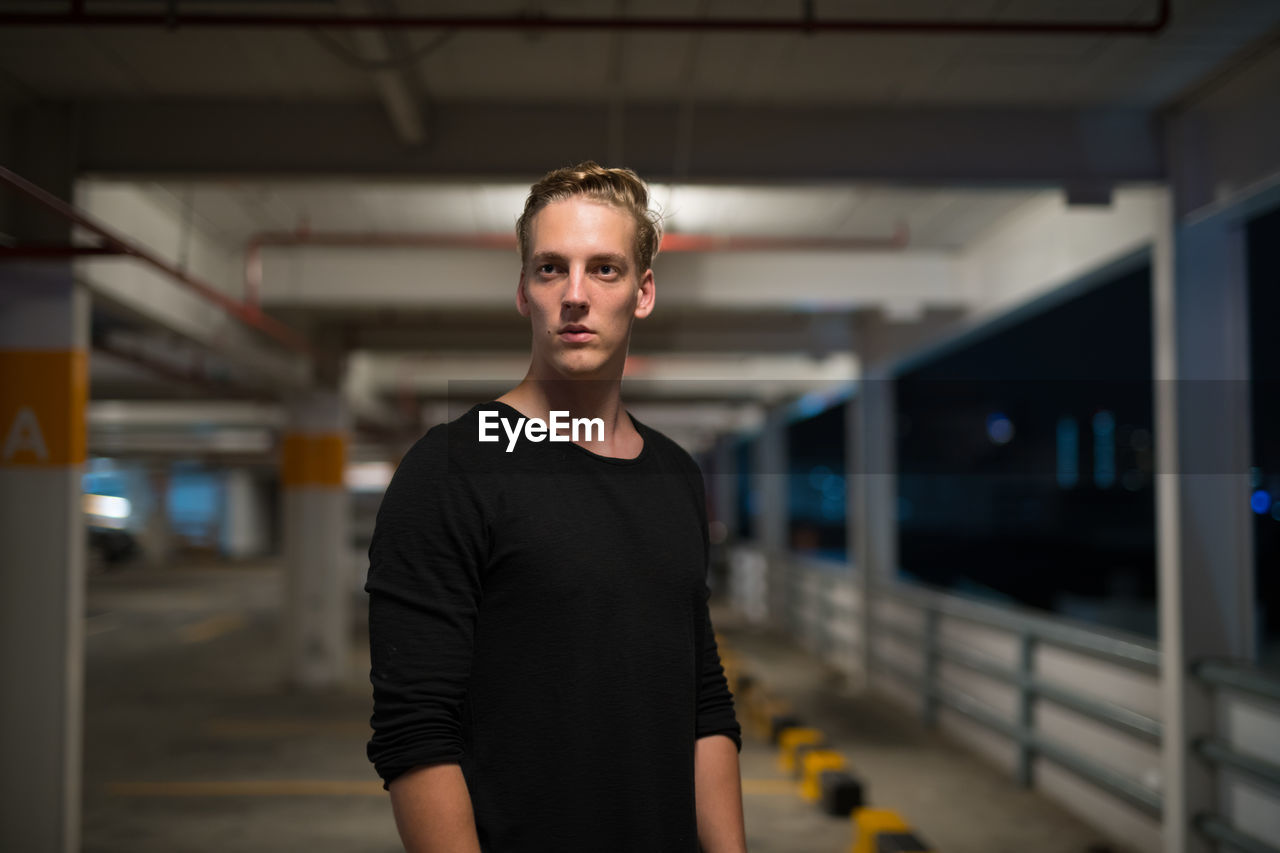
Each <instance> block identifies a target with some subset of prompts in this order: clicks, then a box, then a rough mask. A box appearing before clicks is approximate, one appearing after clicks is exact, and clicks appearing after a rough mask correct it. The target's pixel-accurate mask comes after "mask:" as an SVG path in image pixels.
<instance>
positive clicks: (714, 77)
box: [0, 0, 1276, 133]
mask: <svg viewBox="0 0 1280 853" xmlns="http://www.w3.org/2000/svg"><path fill="white" fill-rule="evenodd" d="M5 5H6V6H8V7H12V8H13V9H14V10H21V9H24V8H26V9H31V10H38V11H44V12H48V11H50V6H53V5H57V4H50V3H48V2H44V3H22V2H20V0H19V2H10V3H7V4H5ZM90 5H91V6H92V7H94V9H95V11H101V12H108V11H121V10H130V11H137V10H139V9H146V10H147V11H152V12H156V13H157V14H158V7H160V6H161V5H162V4H160V3H158V2H157V3H151V4H140V3H132V4H130V3H112V2H109V0H108V2H101V0H97V2H94V3H92V4H90ZM181 6H182V7H183V8H184V11H193V10H205V11H209V10H212V11H215V12H244V13H248V12H247V11H246V10H248V11H251V12H252V13H260V14H266V13H269V12H270V11H272V10H273V9H274V10H277V11H282V12H285V13H290V14H303V13H307V12H322V13H339V14H341V13H343V12H346V13H349V14H350V13H357V12H358V11H360V10H362V9H365V8H372V9H374V10H379V9H383V8H393V9H394V10H395V11H396V12H398V13H399V14H403V15H413V14H419V15H427V14H430V15H448V14H455V15H473V16H485V15H506V16H510V15H519V14H541V15H546V16H548V17H552V18H554V17H571V16H600V17H612V16H623V17H625V16H628V15H631V16H637V15H645V16H653V17H664V16H665V17H678V16H688V17H691V18H716V17H740V18H746V17H776V18H778V19H788V20H790V19H794V18H797V17H798V16H799V15H800V14H801V13H800V8H801V4H799V3H778V2H772V0H706V2H701V3H689V2H685V0H650V2H646V3H644V4H639V3H626V2H625V0H617V1H616V2H615V0H603V2H596V1H593V0H539V2H513V0H465V2H464V0H450V1H448V2H446V1H445V0H398V2H396V3H395V4H394V7H391V6H390V4H385V3H384V4H372V5H371V4H364V5H363V6H362V5H361V4H358V3H350V2H344V3H335V2H294V3H289V4H279V3H267V2H261V3H253V4H252V6H251V7H250V5H249V4H245V3H232V2H226V1H225V0H224V2H220V3H211V2H204V3H183V4H181ZM151 7H157V8H151ZM1275 7H1276V4H1275V3H1273V2H1270V1H1269V0H1176V2H1174V3H1173V8H1172V18H1171V21H1170V23H1169V25H1168V27H1167V28H1166V29H1165V31H1164V32H1163V33H1162V34H1161V35H1160V37H1159V38H1150V37H1142V36H1128V37H1117V36H1111V35H1037V36H1028V35H1000V34H995V35H993V34H986V35H975V34H963V33H962V34H949V33H930V34H918V33H917V34H901V33H871V34H868V33H863V34H854V33H830V32H825V33H814V34H805V33H801V32H795V31H778V32H747V33H743V32H701V33H690V32H666V31H662V32H652V31H632V32H618V31H601V30H585V31H560V30H537V31H526V32H518V31H512V30H494V31H489V30H471V29H468V30H443V31H441V30H421V31H412V32H404V33H396V34H394V36H395V38H394V40H393V41H391V42H388V43H387V44H386V45H381V46H378V47H374V46H371V45H370V44H369V43H368V42H367V41H365V40H362V39H361V37H359V36H358V35H357V36H355V37H353V34H352V33H351V32H338V31H322V30H309V29H301V28H299V29H253V28H226V27H210V28H197V27H187V28H179V29H177V30H175V31H169V30H166V29H165V28H163V27H159V26H157V27H149V28H146V27H127V28H126V27H118V28H73V29H67V28H56V29H55V28H36V27H10V28H7V29H5V30H3V31H0V97H3V98H4V99H7V100H12V101H22V100H29V99H39V100H58V99H68V98H75V99H118V98H153V99H156V98H159V99H164V98H201V99H257V100H277V101H291V102H292V101H298V100H304V101H341V100H347V101H358V100H366V99H373V98H376V97H378V84H377V81H376V76H375V74H374V73H372V72H371V69H370V62H371V61H381V62H382V69H381V70H392V71H395V72H397V73H401V74H403V75H404V78H405V81H406V82H407V84H408V85H410V86H411V87H412V88H414V89H415V90H417V91H419V92H420V93H421V94H422V95H423V96H424V97H425V98H426V99H428V100H430V99H441V100H503V101H508V100H520V101H554V100H564V99H566V98H571V99H573V100H582V99H585V100H593V101H600V102H606V101H613V100H615V99H619V98H622V99H628V100H635V101H660V102H670V101H677V102H679V101H685V100H689V99H694V98H697V99H706V100H710V101H719V102H730V103H749V104H787V105H795V104H840V105H850V104H858V105H866V104H875V105H892V106H918V105H925V104H927V105H938V104H943V105H977V104H983V105H1024V106H1030V105H1034V106H1040V107H1042V106H1045V105H1090V106H1100V105H1112V106H1117V105H1126V106H1135V105H1140V106H1156V105H1160V104H1162V103H1165V102H1167V101H1168V100H1170V99H1172V98H1174V97H1176V96H1177V95H1178V94H1179V93H1180V92H1181V91H1182V90H1183V89H1185V88H1186V87H1188V86H1190V85H1192V84H1193V83H1195V82H1196V81H1197V80H1199V79H1201V78H1202V77H1203V76H1204V75H1205V74H1207V73H1208V72H1209V71H1211V70H1212V69H1213V68H1214V67H1215V66H1216V65H1218V64H1219V63H1220V62H1222V61H1223V60H1224V59H1226V58H1227V56H1229V55H1230V53H1231V52H1232V51H1234V50H1235V49H1236V47H1237V46H1238V45H1239V44H1241V43H1242V42H1245V41H1248V40H1249V39H1250V38H1253V37H1254V36H1256V35H1257V34H1258V33H1259V32H1261V31H1262V30H1264V29H1265V28H1266V27H1268V26H1271V25H1273V24H1274V23H1275V21H1276V11H1275ZM814 9H815V16H816V17H817V18H819V19H839V18H850V17H854V18H859V19H871V20H875V19H886V18H891V19H907V20H934V21H939V20H940V21H957V22H959V21H965V20H989V21H996V22H1010V21H1040V22H1047V21H1059V22H1073V21H1074V22H1084V21H1091V22H1113V23H1133V22H1140V21H1149V20H1152V19H1153V18H1154V17H1155V15H1156V13H1157V10H1158V0H1070V2H1068V0H910V2H902V0H857V2H854V0H824V2H818V3H816V4H815V7H814ZM384 51H385V52H384ZM520 132H530V133H533V132H536V128H528V129H526V130H524V131H520Z"/></svg>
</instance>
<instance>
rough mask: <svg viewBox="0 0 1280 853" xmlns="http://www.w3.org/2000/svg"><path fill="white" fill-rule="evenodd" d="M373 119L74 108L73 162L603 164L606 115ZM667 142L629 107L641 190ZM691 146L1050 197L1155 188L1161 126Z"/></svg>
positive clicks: (709, 158)
mask: <svg viewBox="0 0 1280 853" xmlns="http://www.w3.org/2000/svg"><path fill="white" fill-rule="evenodd" d="M28 109H39V107H30V108H28ZM381 110H382V107H381V106H380V105H379V104H377V103H376V102H368V103H357V104H334V103H302V104H297V103H295V104H283V103H274V102H265V101H264V102H260V103H244V102H230V101H200V100H192V99H189V100H182V101H160V100H155V99H140V100H136V101H111V102H105V101H93V102H87V103H84V104H83V105H82V110H81V122H80V128H81V143H80V164H81V168H82V171H83V172H85V173H91V174H101V175H113V176H121V177H155V176H160V175H182V176H191V175H240V176H250V175H257V176H314V175H326V176H333V175H352V176H386V177H405V176H413V177H415V178H424V177H426V178H431V177H435V178H459V177H463V178H475V179H488V180H519V181H527V180H529V179H530V178H531V177H536V176H538V175H540V174H542V173H543V172H545V171H546V170H547V169H549V168H552V167H554V166H557V165H561V164H565V163H570V162H575V161H578V160H583V159H588V158H594V159H598V158H601V157H604V156H605V152H607V151H608V142H609V140H608V132H609V128H608V122H606V121H603V120H602V119H601V117H602V115H604V114H605V112H606V111H607V105H606V104H603V103H596V102H582V103H575V104H554V103H532V102H528V101H525V102H518V103H492V102H441V103H440V104H438V105H437V107H436V108H435V110H434V112H433V121H432V138H431V141H430V144H429V145H426V146H423V147H420V148H406V147H405V146H404V144H403V142H402V141H401V140H400V138H398V137H397V136H396V134H395V133H394V132H393V131H392V130H391V129H390V128H389V127H388V126H387V122H386V121H385V120H384V118H383V116H382V115H380V111H381ZM527 128H537V132H525V130H524V129H527ZM678 131H679V115H678V107H677V106H674V105H661V104H645V103H628V105H627V110H626V114H625V116H624V128H623V133H624V134H625V138H626V140H627V159H628V165H630V166H632V167H633V168H635V169H636V170H637V171H639V172H640V173H641V174H642V175H644V176H645V177H646V178H647V179H649V180H651V181H662V180H667V179H670V177H671V175H672V172H673V169H674V168H675V164H676V162H677V151H676V145H677V140H678V139H679V132H678ZM513 139H518V144H513V141H512V140H513ZM691 142H692V144H691V145H690V147H689V151H688V159H687V161H686V162H687V169H683V171H684V172H685V177H686V178H687V179H688V180H692V181H707V182H753V183H759V182H764V183H770V182H800V183H807V182H815V183H816V182H830V181H833V180H877V181H879V180H883V181H896V182H905V183H923V184H938V183H943V184H960V185H993V184H994V185H1026V184H1034V185H1055V186H1056V185H1063V184H1074V185H1098V184H1104V185H1105V184H1108V183H1112V182H1125V181H1151V180H1160V179H1162V178H1163V177H1164V176H1165V160H1164V154H1163V149H1162V146H1161V142H1160V127H1159V124H1158V120H1157V119H1156V117H1155V116H1154V115H1153V114H1152V113H1150V112H1147V111H1144V110H1140V109H1105V110H1098V109H1092V110H1089V109H1046V108H1027V109H1008V108H963V109H961V108H948V107H934V108H925V107H916V108H911V109H885V108H848V107H833V106H828V105H815V106H764V105H759V104H717V103H704V104H699V106H698V122H697V128H696V134H695V136H694V138H693V139H692V141H691Z"/></svg>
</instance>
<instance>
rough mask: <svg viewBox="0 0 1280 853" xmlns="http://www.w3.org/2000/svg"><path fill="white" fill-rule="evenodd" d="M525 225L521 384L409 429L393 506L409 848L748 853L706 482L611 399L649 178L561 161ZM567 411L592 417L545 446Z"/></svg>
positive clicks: (392, 727)
mask: <svg viewBox="0 0 1280 853" xmlns="http://www.w3.org/2000/svg"><path fill="white" fill-rule="evenodd" d="M516 229H517V238H518V247H519V251H520V258H521V270H520V279H519V284H518V286H517V289H516V307H517V308H518V309H519V311H520V313H521V314H522V315H523V316H525V317H527V318H528V319H529V321H530V326H531V328H532V337H533V346H532V357H531V360H530V365H529V370H528V373H527V375H526V376H525V378H524V380H523V381H522V382H521V383H520V384H519V385H518V386H517V387H515V388H514V389H512V390H511V391H509V392H508V393H506V394H504V395H502V396H501V397H500V398H499V399H498V400H496V401H494V402H493V403H487V404H482V405H479V406H476V407H474V408H472V409H471V411H469V412H467V413H466V414H465V415H463V416H462V417H460V418H458V419H457V420H455V421H453V422H451V423H449V424H446V425H441V426H438V427H435V428H433V429H431V430H430V431H429V432H428V433H427V434H426V435H425V436H424V437H423V438H422V439H420V440H419V441H418V443H417V444H415V445H414V447H413V448H412V449H411V450H410V451H409V452H408V453H407V454H406V455H405V458H404V459H403V460H402V462H401V463H400V467H399V468H398V469H397V471H396V475H395V477H394V478H393V480H392V482H391V484H390V486H389V487H388V489H387V494H386V496H385V497H384V499H383V503H382V506H381V508H380V509H379V512H378V519H377V524H376V527H375V531H374V537H373V542H372V544H371V545H370V548H369V558H370V566H369V579H368V582H367V584H366V586H365V589H366V590H367V591H368V593H369V596H370V598H369V633H370V646H371V656H372V668H371V672H370V680H371V681H372V683H373V688H374V713H373V718H372V725H373V729H374V735H373V738H372V739H371V740H370V742H369V747H368V753H369V758H370V760H371V761H373V763H374V766H375V768H376V770H377V771H378V773H379V775H380V776H382V778H383V779H384V780H385V781H384V787H386V788H387V790H388V791H390V793H391V802H392V807H393V810H394V813H395V819H396V825H397V827H398V829H399V831H400V836H401V838H402V840H403V841H404V844H405V847H406V848H407V849H408V850H409V851H411V853H419V851H421V852H422V853H426V851H431V853H434V852H435V851H449V853H473V852H474V851H495V853H525V851H563V853H573V851H608V853H613V851H652V853H674V851H697V850H698V849H699V847H701V849H702V850H705V851H707V853H720V852H721V851H734V853H739V851H744V850H745V849H746V844H745V833H744V831H743V820H742V797H741V785H740V781H739V771H738V749H739V748H740V747H741V736H740V729H739V726H738V723H737V721H736V719H735V717H734V711H733V702H732V697H731V696H730V694H729V691H728V688H727V686H726V684H725V679H724V675H723V671H722V669H721V666H720V661H719V656H718V654H717V650H716V645H715V636H714V633H713V632H712V628H711V623H710V618H709V616H708V611H707V586H706V572H707V553H708V545H707V524H706V506H705V500H704V496H703V486H702V479H701V475H700V474H699V472H698V469H697V466H696V465H695V463H694V462H693V460H692V459H691V458H690V457H689V456H688V454H687V453H685V452H684V451H683V450H681V449H680V448H679V447H678V446H676V445H675V444H674V443H673V442H672V441H671V440H670V439H668V438H666V437H665V436H663V435H661V434H660V433H658V432H656V431H655V430H653V429H650V428H649V427H647V426H645V425H643V424H641V423H640V422H638V421H636V420H635V419H634V418H631V417H630V415H629V414H628V413H627V412H626V410H625V409H624V407H623V405H622V399H621V383H622V370H623V364H624V362H625V360H626V355H627V346H628V343H629V341H630V337H631V328H632V324H633V323H634V322H635V320H637V319H642V318H644V317H647V316H648V315H649V313H650V312H651V311H652V310H653V307H654V300H655V289H654V278H653V271H652V269H651V268H650V265H651V261H652V259H653V256H654V254H655V253H656V252H657V248H658V244H659V241H660V231H659V228H658V224H657V221H656V219H655V218H654V217H653V216H652V214H651V213H650V212H649V210H648V191H647V189H646V188H645V185H644V184H643V182H641V181H640V179H639V178H638V177H637V176H636V175H635V173H634V172H631V171H630V170H626V169H605V168H602V167H600V166H598V165H596V164H595V163H590V162H588V163H583V164H580V165H578V166H575V167H572V168H568V169H561V170H558V171H555V172H551V173H549V174H548V175H546V176H545V177H544V178H543V179H542V180H541V181H539V182H538V183H536V184H534V186H533V188H532V190H531V192H530V195H529V198H528V200H527V201H526V204H525V210H524V213H523V215H522V216H521V217H520V220H519V222H518V223H517V226H516ZM557 413H560V417H561V418H562V422H563V418H564V416H565V415H566V414H567V415H568V416H569V417H571V418H572V419H573V420H574V421H582V422H584V423H589V424H595V423H596V422H598V426H599V428H598V429H592V428H589V429H587V430H586V434H585V435H582V434H578V435H577V436H569V435H568V432H569V431H568V430H567V429H566V430H564V431H563V434H562V435H561V436H560V437H559V438H554V437H553V436H552V435H548V431H547V429H546V424H548V423H550V424H554V423H555V422H556V418H557ZM538 422H542V424H543V428H541V429H535V428H531V427H530V424H536V423H538ZM499 424H501V425H502V428H501V429H498V428H497V427H498V425H499ZM513 425H514V426H513ZM552 432H554V429H553V430H552ZM544 439H546V440H544Z"/></svg>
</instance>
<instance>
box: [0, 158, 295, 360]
mask: <svg viewBox="0 0 1280 853" xmlns="http://www.w3.org/2000/svg"><path fill="white" fill-rule="evenodd" d="M0 183H4V184H8V185H9V186H10V187H11V188H12V189H14V190H16V191H17V192H19V193H21V194H22V195H24V196H26V197H27V198H29V199H31V200H32V201H34V202H36V203H37V204H39V205H42V206H43V207H45V208H47V209H49V210H51V211H52V212H53V213H55V214H57V215H58V216H60V217H62V218H63V219H65V220H67V221H68V222H70V223H72V224H73V225H78V226H79V227H81V228H83V229H85V230H86V231H89V232H91V233H93V234H96V235H97V236H98V237H100V238H101V239H102V241H103V245H102V246H101V247H99V248H100V249H101V250H102V251H101V252H98V253H97V254H105V253H108V252H110V253H114V254H120V255H129V256H131V257H134V258H137V259H138V260H140V261H142V262H143V263H146V264H149V265H150V266H152V267H155V268H156V269H158V270H160V272H162V273H164V274H165V275H167V276H169V277H170V278H172V279H173V280H175V281H177V282H179V283H180V284H183V285H185V286H186V287H187V288H188V289H190V290H192V291H194V292H195V293H196V294H197V295H199V296H201V297H203V298H204V299H206V300H208V301H209V302H212V303H213V304H215V305H217V306H218V307H219V308H221V309H223V310H224V311H226V312H227V313H228V314H230V315H231V316H233V317H235V318H236V319H237V320H239V321H240V322H242V323H244V324H245V325H247V326H251V327H253V328H255V329H257V330H259V331H260V332H263V333H264V334H266V335H268V336H270V337H272V338H274V339H275V340H277V341H279V342H280V343H282V344H284V345H285V346H287V347H289V348H290V349H292V350H296V351H297V352H300V353H304V354H310V352H311V348H310V346H309V345H308V344H307V341H306V339H305V338H303V337H302V336H301V335H299V334H298V333H297V332H295V331H294V330H293V329H290V328H289V327H288V326H286V325H284V324H283V323H280V322H279V321H277V320H274V319H272V318H271V317H268V316H267V315H265V314H263V313H262V311H261V309H260V308H259V307H258V306H257V305H256V304H255V305H247V304H245V303H243V302H240V301H238V300H235V299H232V298H231V297H230V296H227V295H226V294H225V293H223V292H222V291H220V290H218V289H217V288H216V287H214V286H213V285H211V284H209V283H207V282H205V281H203V280H201V279H199V278H196V277H195V276H193V275H191V274H190V273H188V272H186V271H185V270H181V269H178V268H177V267H175V266H174V265H173V264H171V263H169V262H168V261H166V260H165V259H164V258H161V257H160V256H159V255H156V254H155V253H153V252H151V251H150V250H149V249H145V248H143V247H142V246H139V245H137V244H136V243H131V242H129V241H128V240H127V239H125V238H124V237H121V236H119V235H118V234H116V233H115V232H113V231H111V230H110V229H109V228H107V227H106V226H105V225H102V224H100V223H98V222H97V220H95V219H93V218H92V217H90V216H89V215H88V214H86V213H84V212H83V211H81V210H78V209H77V208H75V207H73V206H71V205H70V204H67V203H66V202H65V201H63V200H62V199H60V198H58V197H57V196H56V195H54V194H53V193H50V192H48V191H47V190H44V189H42V188H41V187H38V186H36V185H35V184H33V183H31V182H30V181H28V180H27V179H26V178H23V177H22V176H21V175H18V174H17V173H15V172H13V171H11V170H9V169H7V168H5V167H4V166H0Z"/></svg>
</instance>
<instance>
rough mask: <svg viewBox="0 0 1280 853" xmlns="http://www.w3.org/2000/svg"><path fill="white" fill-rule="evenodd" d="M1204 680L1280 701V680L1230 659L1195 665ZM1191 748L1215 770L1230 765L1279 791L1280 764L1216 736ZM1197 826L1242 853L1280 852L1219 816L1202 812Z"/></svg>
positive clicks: (1216, 686)
mask: <svg viewBox="0 0 1280 853" xmlns="http://www.w3.org/2000/svg"><path fill="white" fill-rule="evenodd" d="M1192 674H1193V675H1195V676H1196V678H1198V679H1199V680H1200V681H1201V683H1203V684H1205V685H1206V686H1208V687H1210V688H1213V689H1215V690H1222V689H1226V690H1234V691H1236V692H1238V693H1243V694H1245V695H1248V696H1252V697H1255V698H1258V699H1264V700H1267V701H1270V702H1276V703H1280V679H1277V678H1275V677H1273V676H1270V675H1267V674H1265V673H1262V672H1259V671H1258V670H1256V669H1254V668H1252V667H1249V666H1244V665H1241V664H1237V663H1232V662H1228V661H1202V662H1201V663H1199V664H1197V665H1196V666H1195V667H1193V668H1192ZM1192 748H1193V749H1194V750H1195V752H1196V754H1197V755H1199V756H1200V757H1201V758H1203V759H1204V760H1205V761H1207V762H1208V763H1209V765H1210V766H1212V767H1214V768H1215V769H1218V768H1223V767H1226V768H1229V769H1231V770H1234V771H1236V773H1238V774H1239V775H1240V777H1241V778H1242V779H1247V780H1249V782H1250V783H1252V784H1260V785H1262V786H1264V787H1267V788H1269V789H1271V790H1272V791H1275V792H1280V765H1276V764H1275V763H1273V762H1271V761H1268V760H1266V759H1264V758H1259V757H1257V756H1255V755H1248V754H1246V753H1243V752H1240V751H1238V750H1237V749H1235V748H1234V747H1232V746H1231V744H1229V743H1227V742H1226V741H1225V740H1222V739H1220V738H1217V737H1202V738H1198V739H1197V740H1196V741H1195V743H1194V744H1192ZM1194 823H1195V827H1196V829H1198V830H1199V831H1200V833H1201V834H1202V835H1204V836H1205V837H1206V838H1208V839H1209V840H1210V841H1213V842H1215V843H1217V844H1220V845H1223V846H1226V847H1230V848H1232V849H1233V850H1240V851H1243V853H1280V847H1276V846H1275V845H1273V844H1270V843H1268V842H1266V841H1263V840H1261V839H1259V838H1255V837H1253V836H1252V835H1249V834H1247V833H1245V832H1243V831H1241V830H1240V829H1239V828H1238V827H1236V826H1234V825H1232V824H1231V822H1230V821H1228V820H1226V819H1225V818H1223V817H1222V816H1220V815H1217V814H1212V813H1209V812H1202V813H1200V814H1198V815H1196V817H1195V821H1194Z"/></svg>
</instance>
